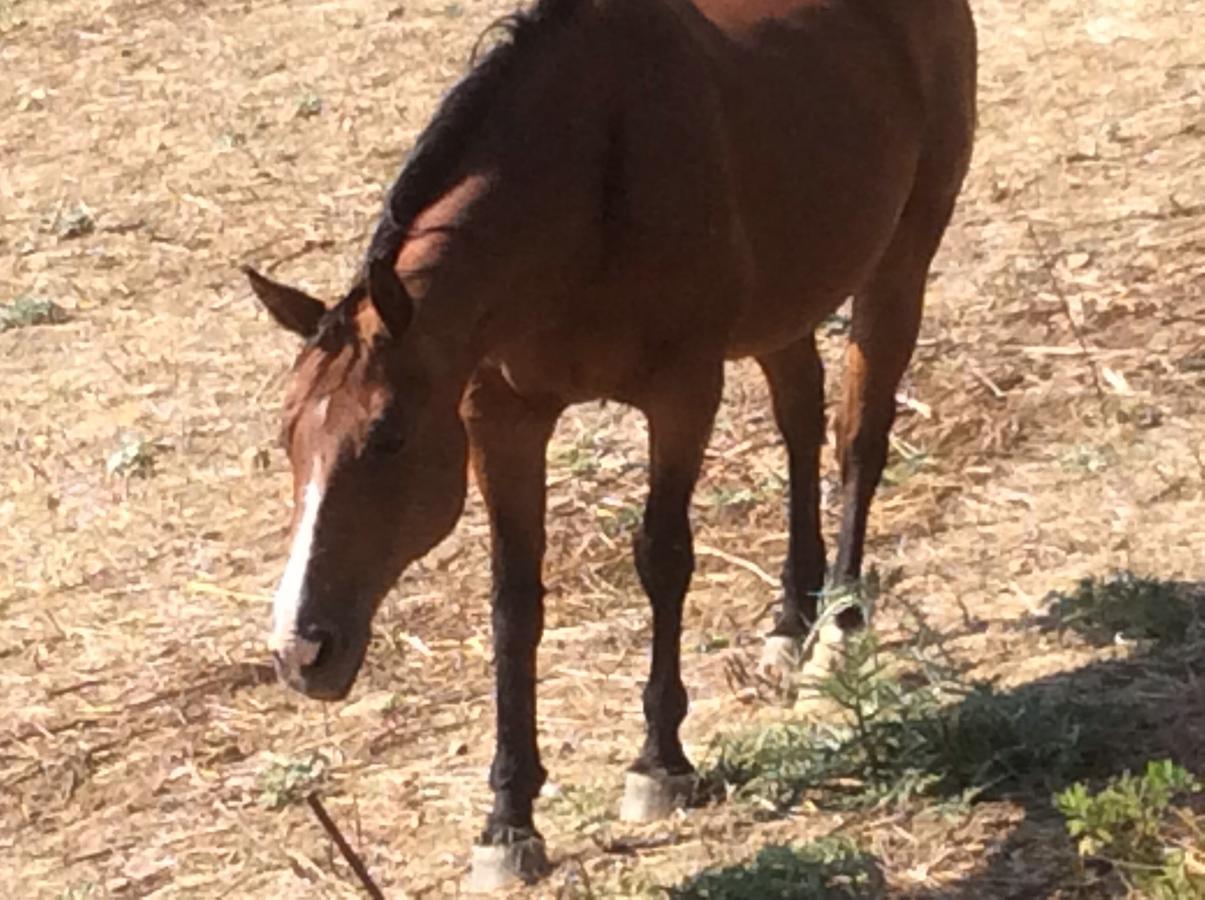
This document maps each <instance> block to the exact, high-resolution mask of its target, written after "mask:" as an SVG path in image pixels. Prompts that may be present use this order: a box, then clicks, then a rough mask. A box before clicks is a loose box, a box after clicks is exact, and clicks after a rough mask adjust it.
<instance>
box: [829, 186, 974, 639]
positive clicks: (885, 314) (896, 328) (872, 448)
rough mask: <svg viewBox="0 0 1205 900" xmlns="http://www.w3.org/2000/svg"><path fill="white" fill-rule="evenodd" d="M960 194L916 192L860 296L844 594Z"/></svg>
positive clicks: (849, 429) (846, 428)
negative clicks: (933, 269) (934, 268)
mask: <svg viewBox="0 0 1205 900" xmlns="http://www.w3.org/2000/svg"><path fill="white" fill-rule="evenodd" d="M947 180H948V178H947ZM956 184H957V183H956ZM956 184H955V186H956ZM955 194H956V190H955V191H949V190H943V191H926V190H925V189H924V188H923V186H921V187H918V188H917V189H914V191H913V194H912V197H911V198H910V199H909V202H908V204H907V206H906V207H905V209H904V213H903V215H902V216H901V219H900V222H899V224H898V226H897V228H896V232H895V235H894V237H893V238H892V241H891V244H890V245H889V246H888V248H887V251H886V253H885V254H884V255H883V258H882V259H881V260H880V262H879V264H878V266H877V267H876V269H875V271H874V273H873V274H872V276H871V278H870V280H869V281H868V283H867V284H866V285H865V286H864V287H863V288H862V289H861V290H860V291H858V292H857V293H856V294H855V296H854V304H853V324H852V329H851V334H850V342H849V346H848V348H847V350H846V355H845V378H844V384H843V389H842V397H841V401H840V406H839V409H838V413H837V418H836V423H835V429H834V430H835V432H836V443H837V448H836V449H837V457H838V459H839V461H840V466H841V485H842V506H843V511H842V519H841V530H840V535H839V537H838V543H837V559H836V564H835V567H834V568H835V582H836V584H837V585H838V586H856V585H857V584H858V582H859V580H860V579H861V576H862V559H863V551H864V548H865V542H866V525H867V520H868V517H869V514H870V505H871V501H872V500H873V498H874V494H875V490H876V489H877V487H878V485H879V481H880V479H881V478H882V474H883V468H884V466H885V465H886V462H887V452H888V438H889V434H890V431H891V426H892V424H893V422H894V420H895V394H896V389H897V388H898V386H899V383H900V379H901V378H902V376H903V374H904V371H905V369H906V368H907V367H908V363H909V361H910V360H911V358H912V352H913V350H914V349H915V347H916V340H917V336H918V334H919V331H920V322H921V311H922V308H923V305H924V295H925V284H926V280H927V278H928V274H929V267H930V264H931V262H932V260H933V256H934V255H935V254H936V252H937V248H938V245H939V244H940V242H941V237H942V234H943V233H944V232H945V228H946V225H947V223H948V222H949V220H950V215H951V213H952V211H953V206H954V196H955ZM837 622H838V625H840V626H841V628H842V629H844V630H852V629H856V628H859V627H861V626H862V625H863V624H864V618H863V612H862V610H861V609H859V608H851V609H847V610H845V611H844V612H842V613H841V614H840V615H839V616H838V619H837Z"/></svg>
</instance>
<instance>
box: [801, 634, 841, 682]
mask: <svg viewBox="0 0 1205 900" xmlns="http://www.w3.org/2000/svg"><path fill="white" fill-rule="evenodd" d="M848 639H849V635H848V634H847V633H846V632H845V631H844V630H843V629H842V628H840V627H839V626H838V625H837V624H836V623H835V622H829V623H827V624H826V625H824V627H823V628H821V629H820V633H819V634H818V635H816V639H815V641H813V643H812V648H811V652H809V653H808V656H807V659H805V660H804V661H803V664H802V665H801V666H800V668H799V676H800V680H802V681H823V680H824V679H826V678H828V677H829V676H830V675H832V674H833V673H834V672H836V671H837V670H838V669H839V668H840V667H841V661H842V660H843V659H844V658H845V649H846V642H847V641H848Z"/></svg>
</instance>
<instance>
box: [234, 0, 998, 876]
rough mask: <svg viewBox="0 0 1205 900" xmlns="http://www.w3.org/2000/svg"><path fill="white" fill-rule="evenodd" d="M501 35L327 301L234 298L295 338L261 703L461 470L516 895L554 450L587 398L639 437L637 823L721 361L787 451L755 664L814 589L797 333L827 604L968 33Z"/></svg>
mask: <svg viewBox="0 0 1205 900" xmlns="http://www.w3.org/2000/svg"><path fill="white" fill-rule="evenodd" d="M505 24H506V32H507V33H506V36H505V39H504V40H502V41H501V42H500V43H499V45H498V46H496V47H495V48H494V49H492V50H491V51H490V52H489V53H488V54H487V55H486V56H484V58H482V59H481V60H480V61H479V62H478V63H477V64H476V65H475V66H474V68H473V70H472V71H471V72H470V74H468V75H467V76H466V77H465V78H464V79H463V80H462V81H461V82H460V83H459V84H458V85H457V86H456V87H455V88H454V89H453V90H452V91H451V92H450V93H449V95H448V96H447V97H446V99H445V100H444V101H443V103H442V105H441V106H440V109H439V111H438V113H437V114H436V116H435V119H434V120H433V121H432V123H431V124H430V126H429V127H428V128H427V129H426V131H425V132H424V134H423V135H422V137H421V138H420V139H419V141H418V143H417V145H416V146H415V148H414V150H413V152H412V154H411V156H410V158H409V160H408V161H407V163H406V165H405V167H404V168H403V170H402V173H401V175H400V176H399V178H398V180H397V182H396V184H395V185H394V187H393V189H392V191H391V192H390V195H389V197H388V200H387V203H386V208H385V211H384V214H383V216H382V219H381V221H380V224H379V226H378V228H377V230H376V233H375V235H374V237H373V239H372V242H371V245H370V248H369V251H368V255H367V261H366V264H365V266H364V269H363V271H362V275H361V277H360V278H359V279H358V280H357V282H356V283H355V285H354V286H353V287H352V288H351V290H350V291H349V293H348V294H347V295H346V296H345V297H344V298H343V300H342V301H341V302H339V303H338V304H336V305H334V306H333V307H331V308H329V309H328V308H327V307H326V306H324V305H323V304H322V303H321V302H319V301H317V300H314V299H312V298H310V297H307V296H306V295H304V294H302V293H300V292H298V291H296V290H294V289H292V288H287V287H284V286H282V285H278V284H275V283H273V282H271V281H268V280H267V279H265V278H263V277H262V276H259V275H257V274H255V273H254V272H250V271H249V275H250V278H251V283H252V287H253V288H254V290H255V293H256V294H257V295H258V296H259V298H260V299H261V300H262V301H263V303H264V304H265V306H266V307H267V309H268V310H269V312H270V313H271V314H272V316H273V317H274V318H275V319H276V320H278V321H279V322H280V323H281V324H282V325H284V326H285V327H286V328H289V329H290V330H292V331H294V332H296V333H298V334H299V335H301V336H302V337H304V338H305V339H306V345H305V348H304V349H303V350H302V352H301V354H300V356H299V358H298V360H297V363H296V366H295V369H294V373H293V379H292V384H291V388H290V390H289V394H288V399H287V403H286V410H285V423H286V428H285V439H286V442H287V446H288V451H289V456H290V459H291V461H292V466H293V473H294V478H295V497H296V509H295V520H294V537H293V545H292V552H291V555H290V558H289V561H288V564H287V566H286V569H285V573H284V576H283V579H282V582H281V585H280V589H279V591H278V594H277V597H276V601H275V611H274V629H273V634H272V639H271V646H272V650H273V652H274V654H275V657H276V660H277V664H278V668H279V671H280V673H281V677H282V678H283V679H284V680H285V681H286V682H287V683H288V684H289V685H291V686H292V687H294V688H296V689H298V690H300V691H302V692H304V693H305V694H307V695H309V696H311V697H316V698H320V699H325V700H334V699H340V698H342V697H344V696H345V695H346V694H347V693H348V691H349V690H350V688H351V686H352V683H353V682H354V680H355V677H356V674H357V671H358V670H359V667H360V664H361V662H362V661H363V658H364V653H365V648H366V646H367V644H368V640H369V632H370V623H371V620H372V618H373V615H374V613H375V611H376V609H377V606H378V604H379V603H380V602H381V599H382V598H383V597H384V595H385V594H386V593H387V591H388V590H389V589H390V587H391V586H392V585H393V584H394V582H395V581H396V580H397V578H398V577H399V575H400V574H401V573H402V571H403V570H404V569H405V567H406V566H407V565H408V564H409V563H411V562H412V561H414V560H416V559H418V558H419V557H421V556H422V555H423V554H425V553H426V552H427V551H429V550H430V549H431V548H432V547H433V546H435V544H437V543H438V542H439V541H440V540H441V539H442V538H443V537H444V536H445V535H447V534H448V532H449V531H450V529H451V528H452V527H453V525H454V523H455V522H456V521H457V518H458V517H459V515H460V513H461V510H462V508H463V505H464V500H465V492H466V463H469V464H471V466H472V469H473V472H474V473H475V477H476V481H477V484H478V486H479V488H480V490H481V493H482V495H483V497H484V499H485V503H486V506H487V508H488V511H489V519H490V524H491V529H492V541H493V543H492V553H493V579H494V589H493V625H494V650H495V659H496V667H497V750H496V755H495V757H494V763H493V767H492V769H491V773H490V784H491V786H492V787H493V790H494V792H495V805H494V809H493V812H492V813H491V815H490V816H489V819H488V822H487V824H486V828H485V832H484V834H483V835H482V836H481V846H485V847H492V848H497V849H496V850H495V853H496V855H499V856H500V858H501V862H500V866H501V870H502V871H503V872H510V873H516V874H519V875H522V876H524V877H527V876H531V875H534V874H535V873H536V872H537V871H538V870H539V868H540V867H541V865H542V862H543V855H542V849H541V848H542V844H541V842H540V838H539V835H538V833H537V832H536V830H535V827H534V825H533V821H532V802H533V799H534V798H535V797H536V795H537V794H538V792H539V790H540V787H541V785H542V784H543V782H544V778H545V771H544V768H543V767H542V766H541V764H540V757H539V752H538V749H537V742H536V698H535V689H536V647H537V644H538V643H539V640H540V635H541V630H542V624H543V615H544V610H543V594H544V590H543V585H542V580H541V569H542V563H543V557H544V548H545V536H544V505H545V449H546V444H547V442H548V439H549V436H550V435H551V434H552V431H553V427H554V425H555V423H556V421H557V419H558V417H559V416H560V415H561V413H562V412H563V411H564V410H565V409H566V408H567V407H568V406H570V405H572V404H574V403H579V402H582V401H586V400H592V399H597V398H612V399H615V400H618V401H621V402H624V403H628V404H631V405H633V406H635V407H637V408H638V409H640V410H641V411H643V413H644V414H645V415H646V416H647V419H648V424H649V435H650V449H649V452H650V457H651V465H650V490H649V495H648V501H647V505H646V507H645V511H644V521H643V524H642V526H641V528H640V530H639V533H638V534H637V536H636V540H635V558H636V568H637V571H638V572H639V575H640V581H641V583H642V585H643V586H644V589H645V591H646V592H647V594H648V597H649V600H650V603H651V606H652V618H653V652H652V666H651V672H650V675H649V680H648V684H647V686H646V688H645V690H644V712H645V718H646V722H647V734H646V738H645V742H644V747H643V749H642V750H641V752H640V755H639V757H638V758H637V760H636V762H635V764H634V765H633V766H632V772H633V773H635V777H630V778H629V791H630V792H634V794H635V800H634V801H633V802H632V803H629V805H628V807H627V808H628V811H629V813H630V814H632V815H635V816H647V815H650V814H653V813H656V812H657V811H659V810H660V811H663V810H664V809H665V808H666V806H667V805H668V804H670V803H672V802H674V801H675V800H677V799H679V794H680V793H681V789H682V780H683V779H682V777H683V776H689V775H690V773H691V772H692V767H691V764H690V762H689V761H688V760H687V758H686V756H685V755H684V753H683V751H682V746H681V744H680V742H679V739H678V727H679V725H680V723H681V722H682V719H683V717H684V716H685V714H686V708H687V698H686V691H685V689H684V688H683V685H682V681H681V677H680V666H679V637H680V632H681V624H682V606H683V598H684V595H685V594H686V590H687V586H688V584H689V582H690V578H691V572H692V569H693V562H694V561H693V554H692V549H691V529H690V522H689V516H688V508H689V505H690V500H691V493H692V490H693V488H694V485H695V481H696V479H697V477H698V475H699V469H700V464H701V462H702V459H703V453H704V447H705V446H706V444H707V442H708V438H709V435H710V432H711V428H712V422H713V420H714V418H715V414H716V407H717V404H718V403H719V401H720V393H721V385H722V382H723V377H724V361H725V360H726V359H737V358H741V357H749V356H752V357H754V358H755V359H757V361H758V362H759V363H760V365H761V368H762V370H763V371H764V373H765V376H766V378H767V380H768V381H769V385H770V389H771V393H772V396H773V406H774V414H775V418H776V421H777V423H778V426H779V428H780V430H781V432H782V435H783V437H784V439H785V442H786V445H787V449H788V451H789V467H790V543H789V549H788V553H787V559H786V563H785V566H784V571H783V591H784V597H783V603H782V608H781V612H780V614H779V616H778V618H777V621H776V623H775V625H774V629H773V632H772V635H773V636H774V637H775V638H776V639H778V640H779V641H780V642H781V641H782V640H786V641H790V642H796V643H798V642H799V641H800V640H801V639H802V638H804V637H805V635H806V634H807V632H808V629H809V627H810V626H811V625H812V623H814V621H815V619H816V613H817V596H818V594H819V593H820V591H821V590H822V588H823V587H824V585H825V577H826V575H825V549H824V543H823V541H822V538H821V534H820V517H819V509H818V506H819V490H818V478H819V475H818V461H819V450H820V445H821V442H822V441H823V438H824V412H823V407H824V397H823V372H822V368H821V363H820V359H819V357H818V356H817V351H816V345H815V341H814V337H813V331H814V329H815V327H816V325H817V323H818V322H820V320H821V319H822V318H823V317H824V316H826V315H827V314H829V313H831V312H832V311H833V310H834V309H835V308H836V307H837V306H838V305H839V304H840V303H841V302H842V301H843V300H844V299H845V298H846V297H847V296H850V295H852V296H853V297H854V298H855V299H854V306H853V330H852V337H851V341H850V346H849V350H848V362H847V372H846V382H845V385H844V391H843V396H842V398H841V401H840V408H839V411H838V415H837V421H836V427H835V431H836V435H837V447H838V454H839V459H840V464H841V478H842V483H843V500H844V518H843V521H842V525H841V531H840V537H839V543H838V551H837V558H836V563H835V573H834V575H833V580H834V581H836V582H850V581H854V580H856V579H858V578H859V575H860V570H861V564H862V549H863V541H864V537H865V533H866V521H867V513H868V510H869V507H870V502H871V498H872V495H873V494H874V491H875V488H876V485H877V484H878V481H879V477H880V474H881V472H882V469H883V465H884V461H885V458H886V455H887V447H888V431H889V429H890V427H891V424H892V420H893V417H894V413H895V401H894V394H895V389H896V386H897V384H898V382H899V379H900V377H901V375H902V373H903V372H904V369H905V367H906V366H907V363H908V361H909V358H910V356H911V353H912V350H913V347H914V345H915V342H916V337H917V331H918V328H919V324H920V318H921V306H922V298H923V294H924V289H925V282H926V276H927V272H928V269H929V265H930V261H931V259H932V257H933V255H934V253H935V252H936V250H937V247H938V244H939V242H940V240H941V237H942V234H943V232H944V230H945V228H946V225H947V222H948V221H949V218H950V215H951V212H952V210H953V207H954V203H955V198H956V196H957V194H958V193H959V190H960V188H961V184H962V180H963V177H964V175H965V173H966V171H967V166H968V164H969V158H970V154H971V144H972V136H973V131H974V120H975V59H976V51H975V31H974V24H973V22H972V19H971V15H970V11H969V9H968V8H967V6H966V3H965V0H539V2H538V3H537V5H536V6H535V7H534V8H533V9H532V10H531V11H529V12H526V13H522V14H518V15H516V16H513V17H511V18H509V19H507V20H506V22H505ZM841 624H842V626H843V627H845V628H853V627H857V626H858V625H860V620H859V616H858V615H857V614H856V613H854V614H848V615H846V616H845V618H844V619H843V620H842V621H841ZM629 799H630V798H629ZM488 877H489V876H488V875H487V880H488Z"/></svg>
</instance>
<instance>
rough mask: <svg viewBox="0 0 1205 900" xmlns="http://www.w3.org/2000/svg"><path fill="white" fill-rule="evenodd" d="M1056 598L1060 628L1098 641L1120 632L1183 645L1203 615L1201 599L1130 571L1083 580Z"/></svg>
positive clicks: (1109, 640) (1054, 609) (1104, 641)
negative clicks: (1067, 592)
mask: <svg viewBox="0 0 1205 900" xmlns="http://www.w3.org/2000/svg"><path fill="white" fill-rule="evenodd" d="M1052 599H1053V605H1052V608H1051V613H1052V615H1053V617H1054V619H1055V621H1057V622H1058V624H1059V626H1060V627H1062V628H1069V629H1071V630H1073V631H1075V632H1077V633H1079V634H1081V635H1083V636H1084V637H1085V638H1087V639H1088V640H1089V641H1092V642H1093V643H1096V644H1109V643H1112V642H1113V641H1114V640H1116V638H1117V637H1118V636H1120V637H1123V638H1127V639H1129V640H1150V641H1156V642H1158V643H1163V644H1179V643H1182V642H1183V641H1184V640H1185V639H1186V638H1187V637H1189V635H1190V634H1191V632H1192V631H1193V629H1194V627H1195V626H1196V625H1197V623H1198V621H1199V618H1200V615H1199V609H1198V605H1199V598H1197V599H1195V600H1194V598H1191V597H1188V596H1186V594H1185V593H1184V592H1183V591H1180V590H1177V589H1176V588H1175V587H1174V586H1172V585H1169V584H1168V583H1167V582H1164V581H1159V580H1158V579H1154V578H1142V577H1139V576H1137V575H1135V574H1133V573H1132V572H1118V573H1116V574H1114V575H1112V576H1110V577H1108V578H1085V579H1083V580H1082V581H1081V582H1080V583H1079V584H1078V585H1077V586H1076V588H1075V590H1074V591H1072V592H1071V593H1069V594H1056V595H1054V597H1053V598H1052Z"/></svg>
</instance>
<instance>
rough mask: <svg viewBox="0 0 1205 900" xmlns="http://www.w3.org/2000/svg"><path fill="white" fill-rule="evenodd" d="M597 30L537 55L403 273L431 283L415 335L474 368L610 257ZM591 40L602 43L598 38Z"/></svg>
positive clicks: (472, 149) (579, 31) (602, 58)
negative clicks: (603, 207)
mask: <svg viewBox="0 0 1205 900" xmlns="http://www.w3.org/2000/svg"><path fill="white" fill-rule="evenodd" d="M600 30H601V29H598V28H593V29H591V28H590V25H589V23H585V22H583V23H581V24H577V23H575V24H574V26H573V27H571V28H566V29H565V30H564V31H563V32H562V34H561V35H558V37H559V38H560V39H559V40H557V41H555V42H552V41H550V42H548V46H545V47H539V48H536V49H537V50H539V51H541V52H540V53H539V54H538V56H537V58H533V59H529V60H525V64H524V66H522V67H521V69H520V71H519V72H517V73H516V77H515V78H514V79H512V80H511V81H510V82H508V83H507V84H506V85H505V86H504V89H503V90H502V91H501V92H500V95H499V97H498V98H497V101H496V102H495V104H494V106H493V108H492V109H491V110H490V111H489V113H488V114H487V116H486V117H485V120H484V121H483V122H482V125H481V128H480V130H479V131H478V133H477V134H476V135H475V138H474V139H473V140H472V141H470V142H469V145H468V146H466V147H465V148H463V153H464V162H463V164H462V167H461V171H462V174H461V177H460V178H459V179H456V180H455V184H454V186H453V188H452V189H451V190H450V191H448V192H446V193H445V194H444V195H443V196H442V197H440V198H439V199H438V200H437V201H436V202H435V203H433V204H431V205H430V206H428V208H427V209H426V210H425V211H424V212H423V213H422V214H421V215H420V216H418V217H417V218H416V220H415V227H413V228H412V229H411V230H410V235H411V236H410V237H409V238H408V239H407V241H406V242H405V243H403V245H402V249H401V254H400V256H399V269H401V270H402V271H403V272H404V273H405V272H406V271H407V270H409V269H412V268H418V269H421V270H423V274H422V275H421V276H419V277H417V278H414V279H411V280H410V282H408V286H410V287H412V289H413V290H414V291H415V292H416V293H417V295H418V308H419V315H418V317H417V323H416V324H417V325H418V326H419V327H420V328H421V329H422V330H423V331H424V333H425V334H426V335H427V336H428V337H429V338H430V339H432V340H434V341H436V342H437V343H439V344H441V345H444V346H446V347H447V349H448V350H449V351H450V352H453V353H454V354H456V355H458V356H461V357H470V358H472V359H473V360H474V361H480V359H482V358H484V357H485V356H487V355H489V353H490V352H491V351H492V350H494V349H495V348H496V347H498V346H500V345H502V344H505V343H507V342H509V341H511V340H514V339H515V338H516V337H518V336H520V335H522V334H524V333H529V332H530V331H531V330H532V329H533V328H535V327H536V326H538V325H539V324H541V323H545V322H547V321H548V319H549V317H550V316H555V315H556V314H557V304H558V303H559V302H561V301H562V300H563V298H565V297H567V296H571V295H572V292H573V287H574V285H575V284H580V283H581V282H582V281H584V280H585V279H587V278H588V277H589V276H590V274H591V270H592V266H593V265H595V259H596V257H597V255H598V254H600V253H601V252H602V244H603V241H602V239H601V238H602V236H601V235H600V234H599V230H600V202H602V200H601V198H602V196H603V192H604V189H605V181H606V177H605V172H604V169H605V166H606V157H607V151H608V142H609V134H608V119H609V116H608V108H609V103H608V102H607V101H608V97H607V90H608V84H609V80H608V76H607V73H606V71H605V66H606V65H607V63H606V47H605V45H604V44H602V43H601V42H600V41H599V40H598V38H597V34H598V32H600ZM591 32H593V33H591Z"/></svg>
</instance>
